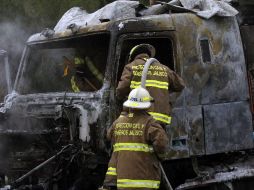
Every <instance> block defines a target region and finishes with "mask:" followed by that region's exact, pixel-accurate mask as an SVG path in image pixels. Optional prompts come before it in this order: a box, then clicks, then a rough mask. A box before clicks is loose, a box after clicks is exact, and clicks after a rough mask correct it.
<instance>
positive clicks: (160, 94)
mask: <svg viewBox="0 0 254 190" xmlns="http://www.w3.org/2000/svg"><path fill="white" fill-rule="evenodd" d="M148 58H149V56H148V55H147V54H139V55H137V56H136V57H135V59H134V61H133V62H131V63H129V64H127V65H126V66H125V67H124V70H123V73H122V76H121V79H120V81H119V83H118V86H117V89H116V95H117V97H118V98H119V99H125V98H126V97H127V96H128V94H129V92H130V91H131V90H132V89H134V88H137V87H139V86H140V85H141V76H142V71H143V68H144V65H145V62H146V61H147V59H148ZM184 85H185V84H184V81H183V79H182V78H181V77H180V76H178V75H177V74H176V73H175V72H174V71H172V70H171V69H169V68H168V67H167V66H165V65H163V64H161V63H159V62H155V63H153V64H152V65H150V67H149V70H148V73H147V80H146V89H147V90H148V91H149V93H150V95H151V96H152V97H153V99H154V104H153V105H152V106H151V108H150V109H149V114H150V115H152V116H153V118H154V119H155V120H157V121H159V122H160V123H161V124H166V125H167V124H170V123H171V116H170V115H171V111H172V106H171V102H170V96H169V94H170V92H180V91H181V90H182V89H183V88H184Z"/></svg>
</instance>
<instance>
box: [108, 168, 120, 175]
mask: <svg viewBox="0 0 254 190" xmlns="http://www.w3.org/2000/svg"><path fill="white" fill-rule="evenodd" d="M106 175H117V173H116V168H113V167H109V168H108V171H107V173H106Z"/></svg>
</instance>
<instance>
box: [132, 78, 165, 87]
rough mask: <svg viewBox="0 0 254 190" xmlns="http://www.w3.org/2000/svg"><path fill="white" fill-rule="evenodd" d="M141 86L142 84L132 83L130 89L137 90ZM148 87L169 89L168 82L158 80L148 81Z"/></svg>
mask: <svg viewBox="0 0 254 190" xmlns="http://www.w3.org/2000/svg"><path fill="white" fill-rule="evenodd" d="M140 85H141V82H138V81H131V85H130V88H132V89H135V88H138V87H139V86H140ZM146 86H150V87H156V88H162V89H168V82H162V81H158V80H146Z"/></svg>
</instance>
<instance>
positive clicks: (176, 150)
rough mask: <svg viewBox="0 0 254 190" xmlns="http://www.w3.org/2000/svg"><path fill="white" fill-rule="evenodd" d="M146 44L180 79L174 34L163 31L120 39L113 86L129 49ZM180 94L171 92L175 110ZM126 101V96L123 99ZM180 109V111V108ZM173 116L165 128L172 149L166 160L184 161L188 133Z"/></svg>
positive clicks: (133, 34)
mask: <svg viewBox="0 0 254 190" xmlns="http://www.w3.org/2000/svg"><path fill="white" fill-rule="evenodd" d="M141 43H148V44H151V45H153V46H154V47H155V49H156V55H155V58H156V59H158V60H159V61H160V62H161V63H162V64H164V65H166V66H168V67H169V68H170V69H172V70H174V71H175V72H176V73H178V74H179V75H180V76H181V75H182V74H181V73H182V66H181V65H180V64H179V60H178V57H177V51H176V49H177V48H176V47H177V44H176V36H175V33H174V32H173V31H162V32H145V33H142V32H141V33H129V34H123V35H121V36H120V37H119V39H118V42H117V46H116V65H117V68H116V71H117V77H116V80H115V87H117V84H118V82H119V80H120V78H121V75H122V71H123V69H124V66H125V65H126V64H128V58H129V52H130V50H131V49H132V48H133V47H134V46H135V45H138V44H141ZM182 94H183V93H181V94H180V96H179V93H178V94H177V93H172V94H171V98H170V100H171V104H172V105H173V106H174V109H173V112H175V111H174V110H175V109H177V108H180V107H182V104H183V101H181V100H182V99H183V98H180V97H181V96H182ZM126 99H127V97H126ZM122 103H123V101H117V108H118V109H117V110H116V113H115V116H116V117H118V116H119V114H120V111H121V110H122ZM180 110H183V109H180ZM180 112H181V111H180ZM180 112H179V113H178V112H177V114H180V115H181V116H180V117H181V120H182V117H185V116H184V115H183V114H184V113H183V112H181V113H180ZM175 115H176V114H175V113H173V114H172V125H171V126H167V128H166V131H167V134H168V136H169V139H170V140H171V141H170V143H169V146H170V147H171V148H170V150H168V152H167V154H165V159H168V158H170V159H171V158H173V157H175V158H176V157H177V158H179V157H180V158H183V157H188V156H189V150H188V145H187V144H188V141H187V139H188V131H186V130H185V126H184V125H182V124H180V121H181V120H179V119H175V118H174V117H175Z"/></svg>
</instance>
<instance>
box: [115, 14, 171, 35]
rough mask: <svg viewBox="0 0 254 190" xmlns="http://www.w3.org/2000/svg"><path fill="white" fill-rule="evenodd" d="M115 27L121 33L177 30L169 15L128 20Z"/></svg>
mask: <svg viewBox="0 0 254 190" xmlns="http://www.w3.org/2000/svg"><path fill="white" fill-rule="evenodd" d="M115 27H116V29H117V30H118V31H119V32H120V33H121V32H122V33H127V32H144V31H148V32H152V31H163V30H175V27H174V23H173V21H172V18H171V16H169V15H155V16H154V15H153V16H147V17H142V18H133V19H128V20H124V21H121V22H116V25H115Z"/></svg>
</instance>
